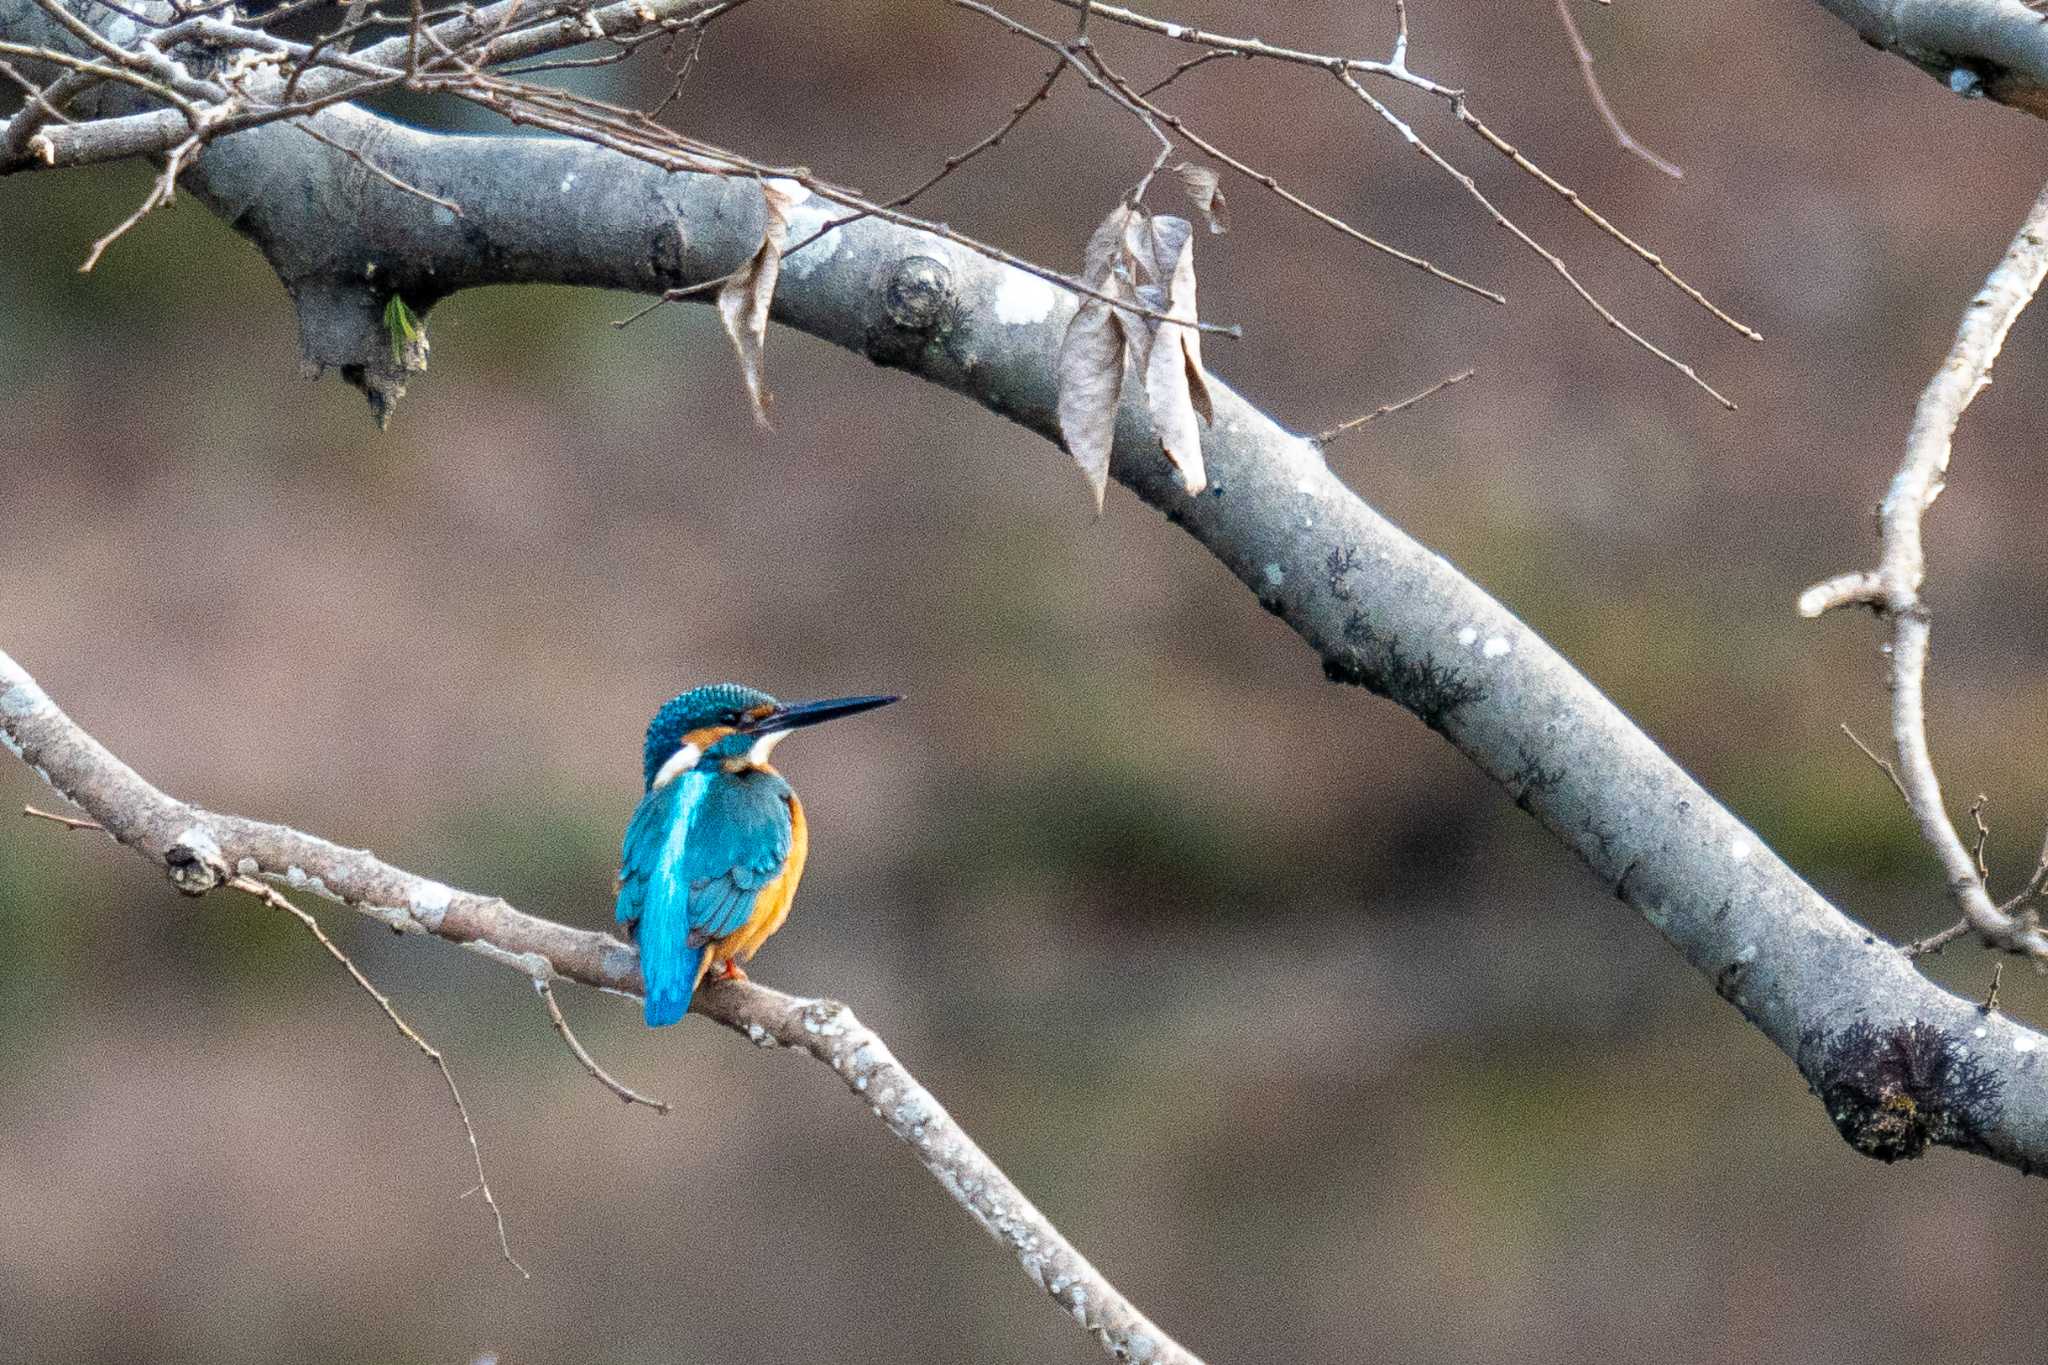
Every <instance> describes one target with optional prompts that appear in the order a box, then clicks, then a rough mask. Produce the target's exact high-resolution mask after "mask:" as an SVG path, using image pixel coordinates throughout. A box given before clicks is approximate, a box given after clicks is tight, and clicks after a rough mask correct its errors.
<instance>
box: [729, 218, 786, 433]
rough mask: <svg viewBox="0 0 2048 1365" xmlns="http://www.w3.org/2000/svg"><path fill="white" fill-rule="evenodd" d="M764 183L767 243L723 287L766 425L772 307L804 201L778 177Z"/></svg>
mask: <svg viewBox="0 0 2048 1365" xmlns="http://www.w3.org/2000/svg"><path fill="white" fill-rule="evenodd" d="M760 184H761V204H762V208H763V210H764V222H763V225H762V229H761V245H760V247H759V248H758V249H756V250H755V252H754V255H753V258H752V259H751V260H749V261H748V262H747V263H746V264H745V265H743V266H741V267H740V268H739V269H738V270H736V271H734V272H733V274H732V277H731V278H730V279H728V280H727V281H726V282H725V283H724V284H722V285H720V286H719V289H718V316H719V319H720V320H721V321H723V322H724V323H725V334H726V335H727V336H729V337H731V338H732V344H733V349H734V350H735V351H737V352H739V357H740V370H741V371H742V373H743V374H744V375H745V376H746V381H747V396H748V397H749V398H751V399H752V400H753V403H754V420H755V421H756V422H757V423H759V424H760V425H761V426H764V427H765V426H770V425H772V424H771V423H770V422H769V420H768V405H769V404H770V403H771V402H773V401H774V395H773V394H771V393H769V392H768V384H767V377H766V371H765V365H766V361H767V348H768V305H769V304H770V303H772V302H774V300H775V282H776V280H777V279H779V278H780V277H781V275H782V251H783V248H784V247H786V246H788V245H789V210H790V209H791V208H793V207H794V206H795V205H796V204H797V203H798V202H799V200H798V196H796V195H794V194H791V193H790V192H789V191H787V190H785V189H783V188H782V187H781V186H780V185H778V184H776V183H775V182H774V181H772V180H763V181H761V182H760Z"/></svg>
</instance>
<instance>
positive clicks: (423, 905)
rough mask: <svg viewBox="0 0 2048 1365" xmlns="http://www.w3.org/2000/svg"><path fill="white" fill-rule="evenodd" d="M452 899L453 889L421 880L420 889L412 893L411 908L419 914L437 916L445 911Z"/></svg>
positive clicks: (438, 883)
mask: <svg viewBox="0 0 2048 1365" xmlns="http://www.w3.org/2000/svg"><path fill="white" fill-rule="evenodd" d="M454 899H455V888H453V887H451V886H444V885H442V884H441V883H440V882H430V881H426V880H424V879H423V880H422V881H421V883H420V889H419V890H417V891H415V892H414V893H413V897H412V908H413V909H414V910H416V911H418V912H420V913H421V914H427V915H438V914H441V913H443V912H444V911H446V910H447V909H448V905H449V903H450V902H451V901H453V900H454Z"/></svg>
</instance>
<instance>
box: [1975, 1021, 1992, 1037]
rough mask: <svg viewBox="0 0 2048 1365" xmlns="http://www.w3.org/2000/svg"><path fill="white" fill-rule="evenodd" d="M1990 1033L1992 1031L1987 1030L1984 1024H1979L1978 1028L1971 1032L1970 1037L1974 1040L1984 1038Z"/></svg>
mask: <svg viewBox="0 0 2048 1365" xmlns="http://www.w3.org/2000/svg"><path fill="white" fill-rule="evenodd" d="M1990 1032H1991V1030H1990V1029H1988V1028H1985V1027H1984V1026H1983V1025H1982V1024H1979V1025H1977V1027H1975V1028H1973V1029H1971V1030H1970V1036H1971V1037H1972V1038H1982V1037H1985V1036H1987V1035H1988V1034H1989V1033H1990Z"/></svg>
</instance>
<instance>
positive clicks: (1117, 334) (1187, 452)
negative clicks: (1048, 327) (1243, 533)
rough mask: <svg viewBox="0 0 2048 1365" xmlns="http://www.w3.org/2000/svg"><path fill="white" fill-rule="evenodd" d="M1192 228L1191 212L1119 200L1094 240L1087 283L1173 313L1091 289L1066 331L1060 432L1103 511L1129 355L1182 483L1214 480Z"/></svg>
mask: <svg viewBox="0 0 2048 1365" xmlns="http://www.w3.org/2000/svg"><path fill="white" fill-rule="evenodd" d="M1194 231H1195V230H1194V226H1193V224H1191V223H1189V222H1188V220H1187V219H1185V218H1177V217H1174V216H1172V215H1171V214H1161V215H1157V216H1153V217H1147V216H1146V215H1145V214H1144V213H1143V212H1141V211H1139V210H1138V209H1136V208H1133V207H1132V206H1130V205H1128V204H1119V205H1117V207H1116V208H1115V209H1113V210H1111V212H1110V214H1109V216H1108V217H1106V218H1104V219H1103V220H1102V222H1101V224H1100V225H1099V226H1098V227H1097V228H1096V229H1095V232H1094V234H1093V235H1092V236H1091V237H1090V238H1089V239H1088V252H1087V257H1086V264H1085V267H1084V274H1083V280H1084V282H1085V283H1086V284H1087V285H1088V287H1089V288H1091V289H1094V290H1096V291H1098V292H1100V293H1103V294H1108V295H1110V296H1111V297H1112V298H1114V299H1116V300H1118V303H1122V302H1124V301H1128V302H1129V303H1130V304H1132V305H1135V307H1136V308H1142V309H1144V310H1146V311H1147V312H1149V313H1155V314H1161V313H1163V314H1165V316H1166V320H1165V321H1161V320H1159V319H1158V318H1156V317H1147V316H1143V315H1141V314H1140V313H1138V312H1136V311H1134V310H1133V309H1132V308H1126V307H1120V306H1118V305H1117V304H1112V303H1108V302H1105V301H1104V300H1101V299H1094V298H1084V299H1083V300H1082V301H1081V306H1080V308H1079V309H1078V310H1076V312H1075V314H1074V317H1073V320H1072V321H1071V322H1069V323H1068V324H1067V330H1066V334H1065V335H1064V336H1063V337H1062V338H1061V340H1060V353H1059V361H1058V373H1059V419H1060V435H1061V436H1062V437H1063V438H1065V440H1066V443H1067V450H1068V451H1069V453H1071V454H1072V455H1073V457H1074V462H1075V463H1076V464H1077V465H1079V466H1080V469H1081V474H1082V477H1084V478H1085V479H1087V480H1088V486H1089V488H1090V490H1091V491H1093V492H1094V494H1095V507H1096V510H1097V511H1098V512H1099V511H1101V509H1102V498H1103V493H1104V491H1105V490H1106V489H1107V487H1108V483H1109V452H1110V447H1111V446H1112V444H1113V443H1114V442H1115V438H1116V414H1117V407H1118V405H1119V404H1120V403H1121V402H1122V399H1123V388H1124V366H1125V358H1126V356H1128V357H1129V359H1130V362H1131V365H1132V368H1133V369H1135V370H1136V372H1137V374H1138V377H1139V382H1140V383H1141V384H1142V385H1143V388H1144V392H1145V407H1146V411H1147V413H1148V414H1150V416H1151V418H1152V427H1153V430H1154V432H1155V433H1156V434H1157V435H1158V437H1159V443H1160V446H1161V448H1162V449H1164V450H1165V452H1166V457H1167V458H1168V459H1169V460H1171V461H1172V462H1173V466H1174V468H1175V469H1176V470H1178V471H1179V472H1180V477H1181V485H1182V487H1184V488H1186V489H1187V491H1188V492H1189V493H1190V494H1194V493H1199V492H1201V491H1202V489H1203V488H1204V487H1206V486H1207V484H1208V476H1207V473H1206V471H1205V470H1204V468H1203V464H1202V439H1201V427H1200V425H1199V422H1209V421H1214V420H1215V409H1214V405H1213V404H1212V402H1211V400H1210V395H1209V381H1208V375H1207V373H1206V371H1204V369H1203V368H1202V343H1201V333H1200V332H1199V331H1198V330H1197V329H1196V328H1195V327H1194V326H1193V324H1194V322H1195V321H1196V319H1197V317H1198V314H1197V311H1196V305H1195V258H1194ZM1140 279H1142V280H1143V281H1144V282H1143V283H1139V282H1138V281H1139V280H1140Z"/></svg>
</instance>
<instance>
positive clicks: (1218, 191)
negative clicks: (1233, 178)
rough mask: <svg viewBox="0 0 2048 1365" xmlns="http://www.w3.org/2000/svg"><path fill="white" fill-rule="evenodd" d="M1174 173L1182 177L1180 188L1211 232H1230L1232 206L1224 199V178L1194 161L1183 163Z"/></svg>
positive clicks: (1174, 169) (1176, 167) (1175, 168)
mask: <svg viewBox="0 0 2048 1365" xmlns="http://www.w3.org/2000/svg"><path fill="white" fill-rule="evenodd" d="M1173 173H1174V174H1175V175H1176V176H1179V177H1180V187H1181V188H1182V189H1183V190H1186V191H1187V195H1188V199H1189V201H1190V202H1191V203H1193V204H1194V206H1195V208H1196V209H1197V210H1198V211H1199V212H1200V213H1201V215H1202V219H1203V221H1204V222H1206V223H1208V225H1209V231H1211V232H1228V231H1230V204H1229V202H1228V201H1227V200H1225V199H1224V197H1223V183H1222V178H1221V177H1219V176H1218V175H1217V174H1216V172H1214V171H1212V170H1210V169H1209V168H1208V167H1207V166H1197V165H1196V164H1195V163H1194V162H1192V161H1183V162H1181V163H1180V164H1179V165H1177V166H1175V167H1174V168H1173Z"/></svg>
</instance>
